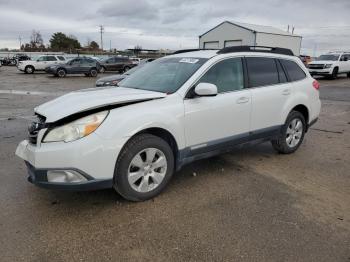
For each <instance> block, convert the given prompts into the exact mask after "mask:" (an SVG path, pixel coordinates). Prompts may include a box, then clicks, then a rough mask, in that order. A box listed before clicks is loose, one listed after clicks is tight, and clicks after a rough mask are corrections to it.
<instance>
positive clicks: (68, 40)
mask: <svg viewBox="0 0 350 262" xmlns="http://www.w3.org/2000/svg"><path fill="white" fill-rule="evenodd" d="M49 42H50V44H49V45H47V46H45V44H44V40H43V37H42V35H41V34H40V32H39V31H36V30H33V31H32V34H31V36H30V41H29V43H25V44H22V45H21V50H23V51H26V52H30V51H54V52H76V51H77V50H85V51H98V50H99V49H100V47H99V45H98V44H97V43H96V42H95V41H90V40H88V42H87V44H86V45H85V46H82V45H81V43H80V42H79V41H78V39H77V38H76V37H75V36H74V35H66V34H64V33H62V32H56V33H54V34H52V36H51V38H50V40H49Z"/></svg>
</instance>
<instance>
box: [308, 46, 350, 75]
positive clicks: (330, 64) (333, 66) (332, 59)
mask: <svg viewBox="0 0 350 262" xmlns="http://www.w3.org/2000/svg"><path fill="white" fill-rule="evenodd" d="M308 68H309V72H310V74H311V75H322V76H330V77H332V78H333V79H335V78H337V76H338V74H342V73H346V74H347V76H348V77H350V53H343V52H341V53H339V52H333V53H329V54H325V55H321V56H320V57H319V58H318V59H317V60H316V61H312V62H311V63H309V65H308Z"/></svg>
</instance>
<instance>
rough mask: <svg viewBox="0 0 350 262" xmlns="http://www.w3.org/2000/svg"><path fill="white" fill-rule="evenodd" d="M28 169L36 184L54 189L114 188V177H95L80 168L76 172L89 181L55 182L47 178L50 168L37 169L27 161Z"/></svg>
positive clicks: (33, 182)
mask: <svg viewBox="0 0 350 262" xmlns="http://www.w3.org/2000/svg"><path fill="white" fill-rule="evenodd" d="M25 163H26V165H27V171H28V175H29V176H28V181H29V182H30V183H32V184H34V185H36V186H39V187H42V188H47V189H54V190H68V191H90V190H98V189H105V188H112V186H113V180H112V179H94V178H92V177H91V176H89V175H87V174H85V173H84V172H82V171H80V170H75V171H76V172H78V173H80V174H81V175H83V176H84V177H85V178H86V179H87V181H86V182H78V183H53V182H48V180H47V171H49V169H36V168H35V167H34V166H32V165H31V164H30V163H28V162H25Z"/></svg>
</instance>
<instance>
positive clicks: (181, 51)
mask: <svg viewBox="0 0 350 262" xmlns="http://www.w3.org/2000/svg"><path fill="white" fill-rule="evenodd" d="M201 50H217V49H200V48H193V49H181V50H177V51H175V52H174V53H172V55H176V54H182V53H188V52H194V51H201Z"/></svg>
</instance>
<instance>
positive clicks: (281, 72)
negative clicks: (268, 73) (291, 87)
mask: <svg viewBox="0 0 350 262" xmlns="http://www.w3.org/2000/svg"><path fill="white" fill-rule="evenodd" d="M276 63H277V69H278V78H279V80H280V83H286V82H288V80H287V76H286V73H285V72H284V70H283V68H282V66H281V63H280V62H279V61H278V60H276Z"/></svg>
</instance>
